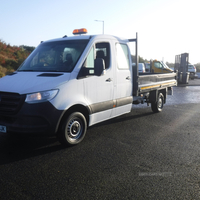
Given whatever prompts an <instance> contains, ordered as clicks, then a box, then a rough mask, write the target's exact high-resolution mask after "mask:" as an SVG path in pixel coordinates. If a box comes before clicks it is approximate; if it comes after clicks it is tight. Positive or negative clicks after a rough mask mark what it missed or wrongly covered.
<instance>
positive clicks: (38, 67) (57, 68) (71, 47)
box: [18, 40, 88, 72]
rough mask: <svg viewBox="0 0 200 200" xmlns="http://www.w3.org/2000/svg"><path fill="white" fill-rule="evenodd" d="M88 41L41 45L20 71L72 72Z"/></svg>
mask: <svg viewBox="0 0 200 200" xmlns="http://www.w3.org/2000/svg"><path fill="white" fill-rule="evenodd" d="M87 43H88V40H70V41H57V42H47V43H42V44H40V45H39V46H38V47H37V48H36V49H35V50H34V51H33V52H32V54H31V55H30V56H29V57H28V58H27V59H26V60H25V62H24V63H23V64H22V65H21V66H20V67H19V69H18V71H44V72H71V71H72V70H73V69H74V67H75V65H76V63H77V61H78V59H79V58H80V56H81V54H82V53H83V51H84V49H85V47H86V45H87Z"/></svg>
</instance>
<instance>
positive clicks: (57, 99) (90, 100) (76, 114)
mask: <svg viewBox="0 0 200 200" xmlns="http://www.w3.org/2000/svg"><path fill="white" fill-rule="evenodd" d="M84 32H86V29H81V30H75V31H74V33H75V34H81V33H84ZM130 42H134V43H135V46H136V58H137V59H136V65H135V66H134V67H132V61H131V53H130V49H129V43H130ZM137 46H138V43H137V35H136V38H135V39H129V40H128V39H121V38H119V37H115V36H109V35H93V36H90V35H79V36H72V37H67V36H64V37H63V38H59V39H54V40H49V41H46V42H41V44H40V45H39V46H38V47H37V48H36V49H35V50H34V51H33V52H32V53H31V55H30V56H29V57H28V58H27V59H26V60H25V62H24V63H23V64H22V65H21V66H20V67H19V69H18V70H17V71H16V72H14V73H12V74H10V75H7V76H5V77H3V78H1V79H0V99H1V101H0V132H4V133H7V132H10V133H12V134H19V133H20V134H21V133H24V134H43V133H47V134H48V135H57V137H58V139H59V141H60V142H61V143H62V144H64V145H66V146H72V145H75V144H78V143H80V142H81V141H82V140H83V138H84V136H85V134H86V130H87V127H89V126H92V125H94V124H97V123H99V122H102V121H105V120H108V119H111V118H114V117H117V116H120V115H123V114H125V113H128V112H130V111H131V110H132V104H138V103H144V102H146V103H147V104H151V108H152V110H153V112H160V111H162V109H163V105H164V103H165V102H166V97H167V94H172V87H173V86H176V85H177V81H176V73H165V74H159V73H157V74H144V73H142V74H141V75H140V74H139V73H138V56H137ZM108 134H109V133H108Z"/></svg>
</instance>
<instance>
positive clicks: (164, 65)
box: [161, 61, 169, 69]
mask: <svg viewBox="0 0 200 200" xmlns="http://www.w3.org/2000/svg"><path fill="white" fill-rule="evenodd" d="M161 63H162V64H163V67H164V68H166V69H169V67H168V66H167V65H166V64H165V63H164V62H162V61H161Z"/></svg>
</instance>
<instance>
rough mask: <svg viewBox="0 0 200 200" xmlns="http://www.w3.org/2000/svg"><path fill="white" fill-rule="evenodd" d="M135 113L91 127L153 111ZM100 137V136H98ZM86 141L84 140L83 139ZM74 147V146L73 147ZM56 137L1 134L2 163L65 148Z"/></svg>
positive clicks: (0, 155)
mask: <svg viewBox="0 0 200 200" xmlns="http://www.w3.org/2000/svg"><path fill="white" fill-rule="evenodd" d="M137 110H138V112H139V113H137V111H136V110H135V111H134V112H133V113H134V114H133V113H129V114H125V115H123V116H120V117H117V118H114V119H111V120H108V121H105V122H102V123H100V124H97V125H94V126H92V127H90V128H89V129H90V130H91V131H92V129H94V128H96V127H101V126H105V125H112V124H116V123H118V122H124V121H129V120H133V119H137V118H141V117H145V116H148V115H152V114H153V112H151V111H150V112H148V111H147V110H146V109H137ZM98 137H100V136H98ZM83 142H84V141H83ZM72 148H73V147H72ZM65 149H66V148H65V147H63V146H62V145H61V144H60V143H59V142H58V141H57V138H56V137H47V136H22V135H19V136H13V135H10V134H1V135H0V165H3V164H8V163H12V162H16V161H20V160H24V159H28V158H31V157H35V156H40V155H45V154H50V153H52V152H56V151H60V150H65Z"/></svg>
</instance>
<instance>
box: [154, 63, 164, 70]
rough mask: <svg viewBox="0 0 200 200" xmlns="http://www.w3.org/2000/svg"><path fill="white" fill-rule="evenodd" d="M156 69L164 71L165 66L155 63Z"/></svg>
mask: <svg viewBox="0 0 200 200" xmlns="http://www.w3.org/2000/svg"><path fill="white" fill-rule="evenodd" d="M154 67H156V68H158V69H162V68H163V65H162V64H161V63H160V62H154Z"/></svg>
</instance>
